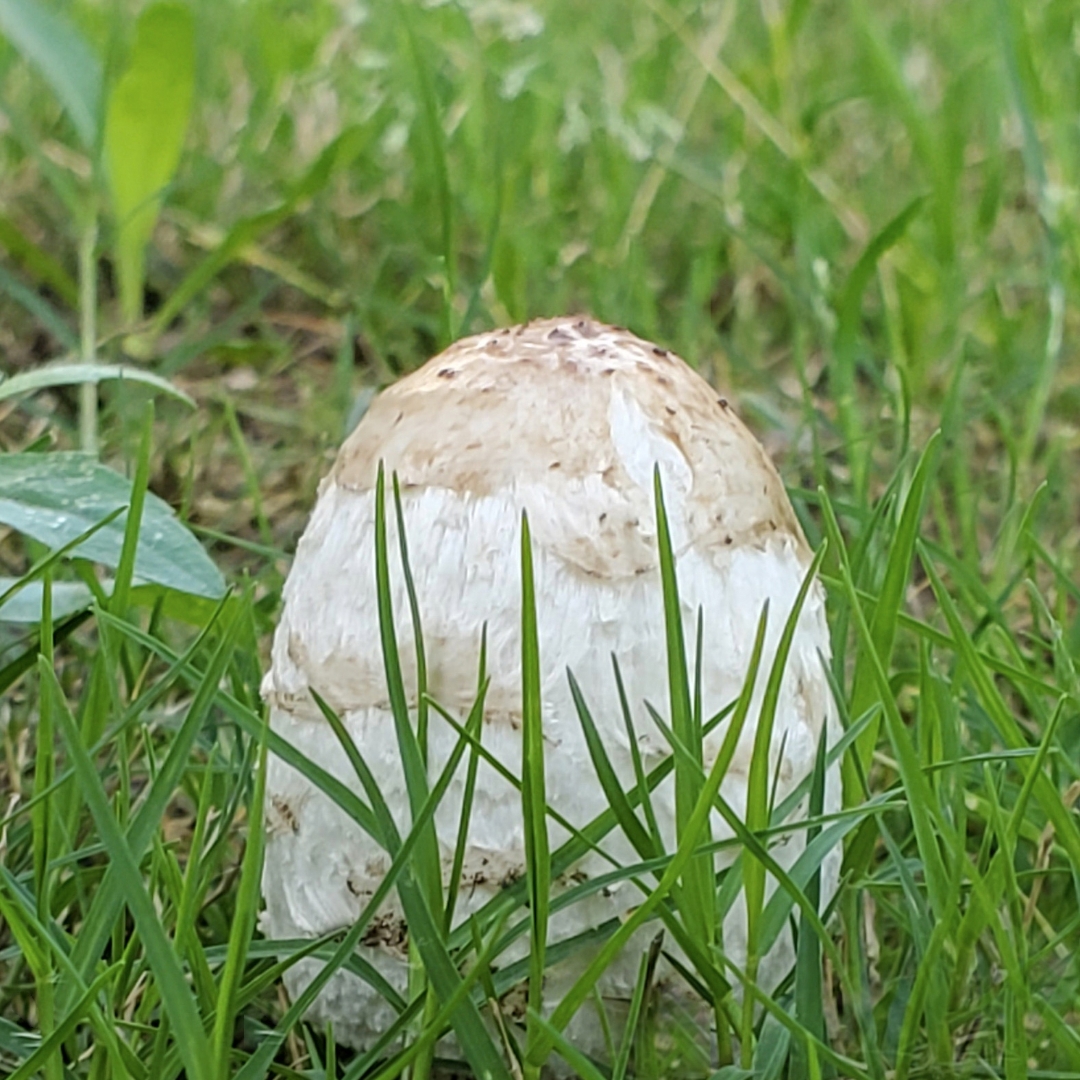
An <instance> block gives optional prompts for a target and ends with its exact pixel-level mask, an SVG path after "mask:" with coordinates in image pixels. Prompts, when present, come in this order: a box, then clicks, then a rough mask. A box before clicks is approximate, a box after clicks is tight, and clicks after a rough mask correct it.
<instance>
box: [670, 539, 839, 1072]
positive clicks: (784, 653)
mask: <svg viewBox="0 0 1080 1080" xmlns="http://www.w3.org/2000/svg"><path fill="white" fill-rule="evenodd" d="M826 549H827V547H826V545H825V544H822V545H821V547H820V548H819V549H818V552H817V554H816V555H815V556H814V559H813V562H812V563H811V564H810V568H809V569H808V570H807V572H806V574H805V575H804V577H803V580H802V584H801V585H800V586H799V591H798V593H797V594H796V596H795V600H794V602H793V603H792V606H791V611H790V612H789V614H788V617H787V620H786V622H785V623H784V628H783V630H782V631H781V634H780V640H779V641H778V642H777V645H776V655H775V657H774V659H773V664H772V669H771V670H770V671H769V678H768V681H767V682H766V683H765V692H764V694H763V695H762V699H761V711H760V713H759V715H758V723H757V730H756V731H755V733H754V752H753V756H752V758H751V759H750V770H749V773H748V774H747V781H746V828H747V830H748V831H749V832H752V833H760V832H761V831H762V830H764V829H766V828H768V826H769V821H770V817H771V813H770V809H771V808H770V799H769V792H768V782H769V758H770V748H771V747H772V738H773V727H774V723H775V720H776V708H777V705H778V703H779V701H780V686H781V684H782V682H783V679H784V669H785V668H786V667H787V660H788V655H789V654H790V652H791V644H792V642H793V641H794V640H795V630H796V628H797V626H798V622H799V616H800V615H801V614H802V609H803V605H804V604H805V602H806V598H807V596H808V595H809V593H810V588H811V586H812V585H813V584H814V581H815V580H816V578H817V572H818V568H819V567H820V566H821V560H822V559H823V558H824V556H825V552H826ZM672 727H673V734H674V735H675V736H676V737H678V732H676V731H674V725H672ZM743 890H744V892H745V894H746V975H747V978H748V979H749V980H750V981H751V982H754V981H756V980H757V973H758V965H759V964H760V961H761V956H762V955H763V954H762V951H761V948H760V934H761V915H762V911H763V909H764V907H765V867H764V866H763V865H762V864H761V863H759V862H758V861H757V860H756V859H749V860H746V859H744V860H743ZM753 1022H754V1014H753V1001H752V999H750V998H749V997H746V998H745V999H744V1009H743V1021H742V1058H743V1061H742V1063H743V1066H744V1067H746V1068H748V1067H749V1066H750V1064H751V1061H752V1048H753V1038H752V1034H753Z"/></svg>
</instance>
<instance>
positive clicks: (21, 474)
mask: <svg viewBox="0 0 1080 1080" xmlns="http://www.w3.org/2000/svg"><path fill="white" fill-rule="evenodd" d="M130 500H131V484H130V482H129V481H128V480H126V479H125V478H124V477H122V476H121V475H120V474H119V473H116V472H113V471H112V469H108V468H106V467H105V466H104V465H101V464H99V463H98V462H97V461H95V460H94V458H92V457H90V456H88V455H86V454H77V453H56V454H2V455H0V523H3V524H4V525H7V526H9V527H10V528H12V529H15V530H17V531H18V532H21V533H25V534H26V535H27V536H32V537H33V538H34V539H35V540H37V541H39V542H40V543H42V544H45V545H46V546H47V547H49V548H58V547H61V546H62V545H64V544H66V543H68V542H69V541H71V540H73V539H75V538H77V537H78V536H80V535H81V534H82V533H84V532H86V531H87V530H88V529H89V528H91V527H92V526H93V525H95V524H96V523H97V522H98V521H100V520H101V519H102V518H103V517H105V516H107V515H108V514H110V513H112V512H113V511H115V510H117V509H119V508H122V507H125V506H127V505H128V503H129V502H130ZM125 521H126V515H124V514H121V515H120V516H119V517H117V518H116V519H115V520H114V521H112V522H110V523H109V524H108V525H106V526H105V527H104V528H102V529H99V530H98V531H97V532H96V533H94V535H93V536H90V537H88V538H87V539H86V540H84V541H83V543H81V544H80V545H79V546H78V547H77V548H76V552H77V554H78V555H79V556H80V557H82V558H86V559H90V560H91V561H93V562H98V563H103V564H104V565H105V566H108V567H109V568H110V569H116V567H117V566H118V564H119V561H120V552H121V550H122V547H123V542H124V525H125ZM135 576H136V577H137V578H139V579H140V580H141V581H143V582H148V583H152V584H156V585H164V586H166V587H167V588H170V589H176V590H178V591H180V592H186V593H191V594H193V595H195V596H201V597H207V598H210V599H215V598H217V597H219V596H221V595H222V594H223V593H224V591H225V584H224V581H223V580H222V577H221V574H220V573H219V571H218V569H217V567H216V566H214V564H213V563H212V562H211V561H210V558H209V556H208V555H207V554H206V552H205V551H203V549H202V546H201V545H200V544H199V542H198V541H197V540H196V539H195V538H194V537H193V536H192V535H191V533H189V532H188V530H187V529H186V528H184V526H183V525H182V524H181V523H180V522H179V521H178V520H177V519H176V515H175V514H174V513H173V511H172V510H171V509H170V507H169V506H168V505H167V504H166V503H165V502H163V501H162V500H161V499H159V498H157V496H155V495H151V494H147V497H146V506H145V507H144V509H143V519H142V529H141V532H140V535H139V546H138V550H137V554H136V557H135Z"/></svg>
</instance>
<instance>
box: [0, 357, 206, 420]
mask: <svg viewBox="0 0 1080 1080" xmlns="http://www.w3.org/2000/svg"><path fill="white" fill-rule="evenodd" d="M109 379H118V380H120V381H124V380H127V381H128V382H137V383H142V384H143V385H145V386H152V387H154V389H156V390H160V391H161V392H162V393H163V394H168V395H169V397H174V398H176V399H177V400H178V401H182V402H183V403H184V404H185V405H190V406H191V407H192V408H193V409H194V408H195V401H194V399H193V398H190V397H189V396H188V395H187V394H185V393H184V391H183V390H180V389H179V388H178V387H175V386H173V384H172V383H171V382H169V380H168V379H163V378H162V377H161V376H160V375H155V374H154V373H153V372H151V371H143V369H142V368H137V367H134V366H132V365H131V364H74V363H60V364H46V365H45V366H43V367H39V368H34V370H33V371H24V372H21V373H20V374H18V375H13V376H12V377H11V378H10V379H4V381H3V382H0V401H2V400H3V399H4V398H9V397H15V396H16V395H18V394H32V393H34V391H36V390H44V389H45V388H46V387H49V386H75V385H76V384H81V383H88V382H92V383H98V382H104V381H106V380H109Z"/></svg>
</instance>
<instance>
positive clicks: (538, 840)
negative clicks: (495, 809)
mask: <svg viewBox="0 0 1080 1080" xmlns="http://www.w3.org/2000/svg"><path fill="white" fill-rule="evenodd" d="M546 791H547V788H546V784H545V777H544V715H543V709H542V704H541V701H540V641H539V637H538V633H537V626H536V588H535V584H534V581H533V562H532V538H531V536H530V534H529V519H528V516H527V515H526V514H524V513H523V514H522V515H521V810H522V816H523V819H524V823H525V879H526V886H527V889H528V893H529V914H530V918H531V924H530V933H529V961H530V962H529V1010H530V1017H529V1019H528V1020H527V1022H526V1029H527V1034H526V1061H525V1065H524V1074H525V1077H526V1080H529V1078H538V1077H539V1075H540V1072H539V1067H540V1065H541V1064H542V1063H543V1061H542V1059H541V1060H539V1061H537V1060H535V1059H533V1058H530V1056H529V1054H530V1050H531V1049H532V1048H533V1047H534V1046H535V1044H536V1042H537V1039H538V1034H537V1026H536V1022H535V1020H534V1019H533V1018H532V1017H533V1016H539V1015H540V1014H541V1013H542V1011H543V1007H544V968H545V959H544V953H545V950H546V948H547V933H548V905H549V903H550V899H551V852H550V849H549V847H548V831H547V794H546Z"/></svg>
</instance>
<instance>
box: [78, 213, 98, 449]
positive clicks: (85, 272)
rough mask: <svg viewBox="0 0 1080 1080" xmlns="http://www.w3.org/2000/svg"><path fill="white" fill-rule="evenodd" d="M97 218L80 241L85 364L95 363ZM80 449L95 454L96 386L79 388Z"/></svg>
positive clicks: (81, 336)
mask: <svg viewBox="0 0 1080 1080" xmlns="http://www.w3.org/2000/svg"><path fill="white" fill-rule="evenodd" d="M97 237H98V224H97V216H96V215H92V216H91V218H90V222H89V224H88V225H87V226H86V228H85V230H84V231H83V234H82V237H81V238H80V240H79V359H80V360H81V361H82V363H84V364H93V363H95V362H96V360H97V258H96V255H97ZM79 449H80V450H82V451H83V452H84V453H87V454H97V452H98V388H97V382H84V383H82V384H81V385H80V387H79Z"/></svg>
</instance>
